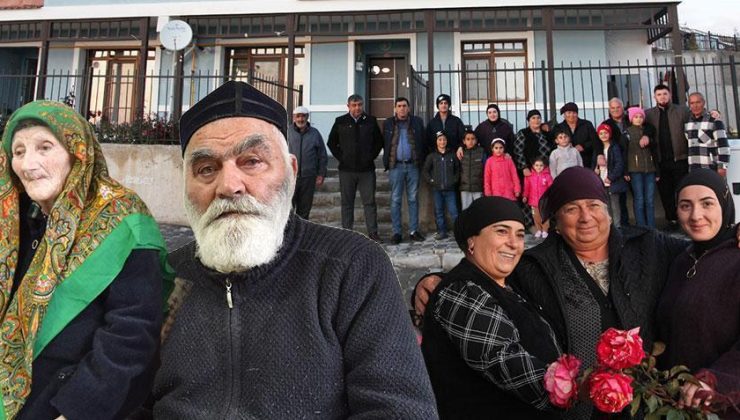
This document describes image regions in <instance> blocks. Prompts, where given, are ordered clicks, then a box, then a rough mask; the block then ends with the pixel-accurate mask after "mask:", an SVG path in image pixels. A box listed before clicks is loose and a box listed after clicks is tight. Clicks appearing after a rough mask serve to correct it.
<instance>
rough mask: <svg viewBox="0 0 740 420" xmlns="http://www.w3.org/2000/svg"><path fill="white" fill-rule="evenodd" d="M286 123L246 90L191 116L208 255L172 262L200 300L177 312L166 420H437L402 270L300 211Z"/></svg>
mask: <svg viewBox="0 0 740 420" xmlns="http://www.w3.org/2000/svg"><path fill="white" fill-rule="evenodd" d="M286 121H287V116H286V113H285V110H284V109H283V108H282V106H280V104H278V103H277V102H275V101H274V100H272V99H270V98H269V97H267V96H265V95H264V94H262V93H261V92H259V91H258V90H256V89H255V88H253V87H252V86H250V85H247V84H245V83H242V82H227V83H226V84H224V85H222V86H221V87H219V88H218V89H216V90H215V91H214V92H212V93H211V94H209V95H208V96H207V97H206V98H204V99H203V100H202V101H200V102H198V103H197V104H195V105H194V106H193V107H192V108H191V109H190V110H189V111H188V112H186V113H185V114H184V115H183V117H182V120H181V129H180V130H181V132H180V139H181V143H182V147H183V158H184V165H183V166H184V168H183V169H184V177H185V208H186V212H187V216H188V219H189V220H190V223H191V226H192V228H193V232H194V234H195V242H194V243H191V244H189V245H187V246H185V247H183V248H181V249H179V250H177V251H175V252H174V253H173V254H171V255H170V263H171V264H172V266H173V267H174V268H175V270H176V272H177V275H178V278H179V280H178V284H180V285H181V286H183V287H181V290H184V291H186V292H184V293H176V295H178V302H179V304H178V305H177V306H176V307H171V309H170V314H169V318H170V319H169V323H170V325H169V327H168V328H169V329H168V334H167V336H166V338H165V339H164V344H163V347H162V354H161V359H162V365H161V368H160V370H159V372H158V374H157V378H156V382H155V386H154V390H153V399H154V401H155V402H154V406H153V415H154V418H161V419H206V418H208V419H211V418H214V419H287V418H316V419H338V418H347V417H355V416H356V417H364V418H404V419H415V418H418V419H429V418H436V417H437V414H436V411H435V410H436V408H435V402H434V396H433V394H432V390H431V385H430V383H429V378H428V376H427V372H426V369H425V367H424V362H423V360H422V358H421V353H420V351H419V348H418V346H417V344H416V341H415V338H414V334H413V330H412V327H411V322H410V319H409V318H408V314H407V312H406V310H405V306H404V303H403V299H402V294H401V290H400V287H399V284H398V280H397V278H396V275H395V273H394V271H393V267H392V266H391V264H390V261H389V259H388V257H387V256H386V255H385V253H384V252H383V250H382V249H381V248H380V246H378V245H377V244H376V243H374V242H373V241H371V240H369V239H367V238H365V237H364V236H362V235H360V234H357V233H354V232H351V231H347V230H342V229H336V228H330V227H325V226H321V225H317V224H314V223H311V222H308V221H306V220H303V219H301V218H300V217H297V216H296V215H295V214H293V213H292V212H291V198H292V195H293V191H294V188H295V176H296V170H297V168H296V158H295V157H294V156H292V155H290V154H289V153H288V147H287V144H286V140H285V130H286ZM171 301H172V299H171Z"/></svg>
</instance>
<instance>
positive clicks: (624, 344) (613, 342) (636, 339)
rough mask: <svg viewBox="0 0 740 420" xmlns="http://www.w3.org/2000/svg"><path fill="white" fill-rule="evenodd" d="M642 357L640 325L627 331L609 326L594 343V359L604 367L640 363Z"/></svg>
mask: <svg viewBox="0 0 740 420" xmlns="http://www.w3.org/2000/svg"><path fill="white" fill-rule="evenodd" d="M644 358H645V350H643V348H642V338H640V327H637V328H633V329H631V330H629V331H623V330H617V329H615V328H609V329H608V330H606V331H604V333H603V334H601V338H600V339H599V342H598V343H597V344H596V360H597V361H598V362H599V364H600V365H601V366H604V367H608V368H611V369H616V370H619V369H624V368H628V367H632V366H635V365H638V364H640V362H641V361H642V359H644Z"/></svg>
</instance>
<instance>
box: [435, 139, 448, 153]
mask: <svg viewBox="0 0 740 420" xmlns="http://www.w3.org/2000/svg"><path fill="white" fill-rule="evenodd" d="M437 150H438V151H439V152H440V153H444V152H445V150H447V137H445V136H439V137H437Z"/></svg>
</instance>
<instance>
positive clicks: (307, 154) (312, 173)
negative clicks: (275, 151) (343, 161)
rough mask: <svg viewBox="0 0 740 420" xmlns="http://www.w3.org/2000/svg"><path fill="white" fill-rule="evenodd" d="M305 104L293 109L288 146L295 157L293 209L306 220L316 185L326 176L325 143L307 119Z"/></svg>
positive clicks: (318, 185) (321, 182) (319, 184)
mask: <svg viewBox="0 0 740 420" xmlns="http://www.w3.org/2000/svg"><path fill="white" fill-rule="evenodd" d="M308 114H309V112H308V108H306V107H305V106H299V107H297V108H296V109H294V110H293V124H292V125H291V126H290V128H289V129H288V150H289V151H290V154H291V155H293V156H295V157H296V160H297V161H298V178H297V179H296V184H295V193H294V194H293V208H294V209H295V213H296V214H297V215H299V216H301V217H302V218H304V219H306V220H308V216H309V214H310V213H311V207H312V206H313V195H314V192H315V191H316V188H318V187H320V186H321V185H323V184H324V178H325V177H326V162H327V157H326V146H324V138H323V137H321V133H319V130H317V129H316V128H314V127H312V126H311V123H309V122H308Z"/></svg>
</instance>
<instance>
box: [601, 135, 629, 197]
mask: <svg viewBox="0 0 740 420" xmlns="http://www.w3.org/2000/svg"><path fill="white" fill-rule="evenodd" d="M603 154H604V146H603V143H601V142H599V144H598V146H597V147H596V148H595V149H594V158H593V162H594V169H595V167H596V156H598V155H603ZM606 155H607V156H606V177H607V178H608V179H609V183H610V185H609V192H610V193H612V194H619V193H623V192H627V181H625V180H624V176H625V175H627V171H626V168H625V166H624V156H623V155H622V150H621V149H620V148H619V145H618V144H616V143H611V145H610V146H609V149H608V151H607V153H606Z"/></svg>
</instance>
